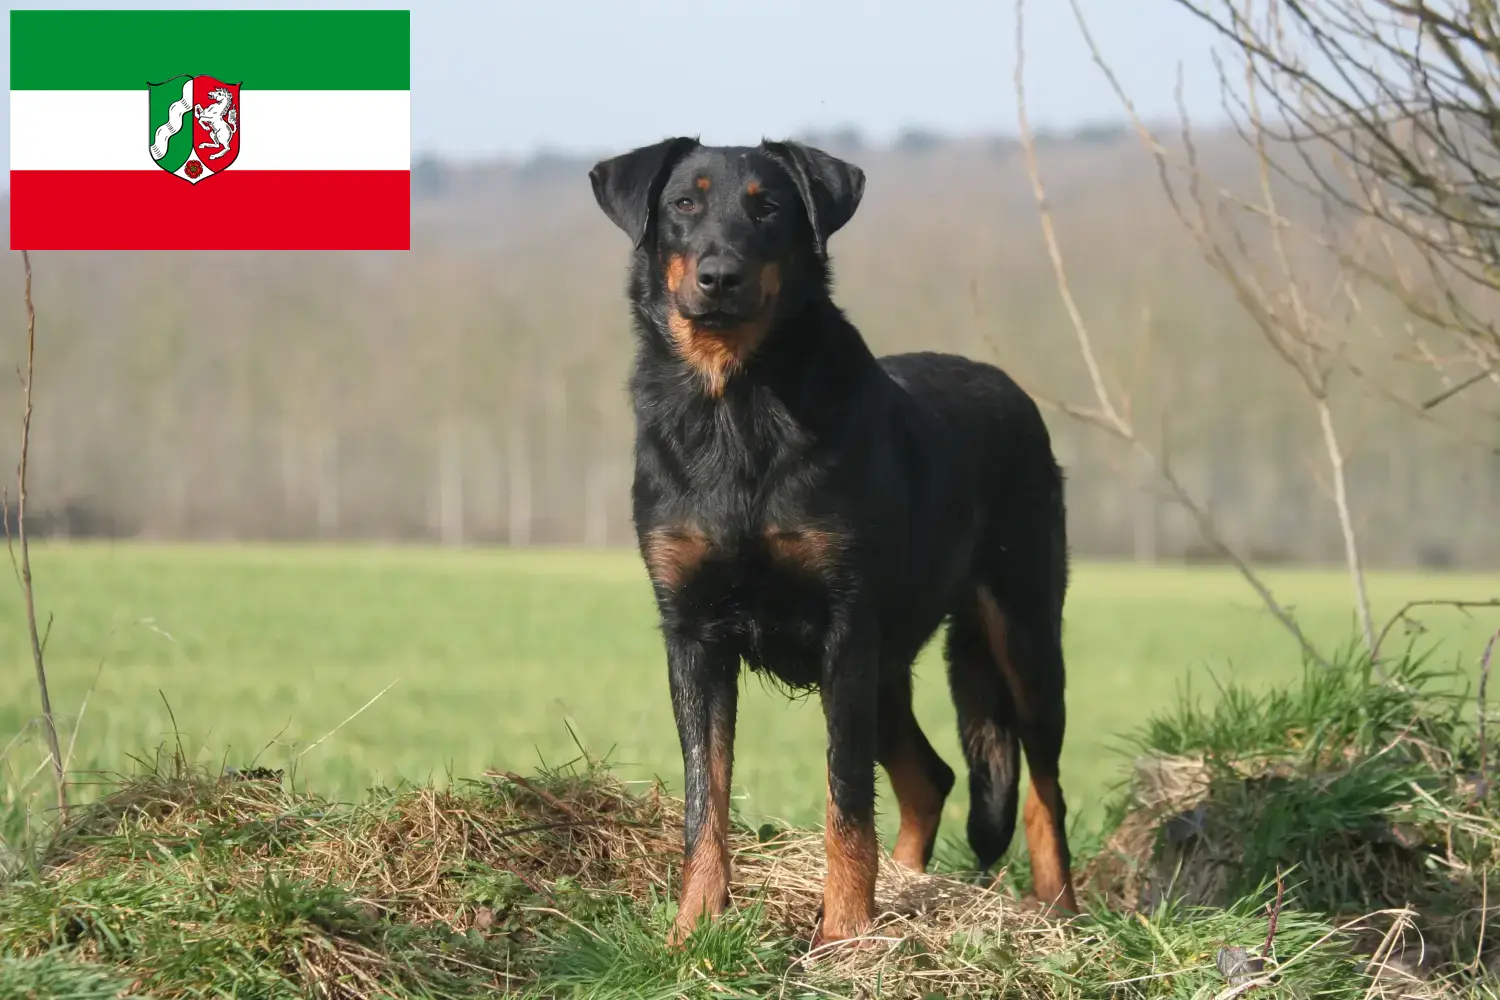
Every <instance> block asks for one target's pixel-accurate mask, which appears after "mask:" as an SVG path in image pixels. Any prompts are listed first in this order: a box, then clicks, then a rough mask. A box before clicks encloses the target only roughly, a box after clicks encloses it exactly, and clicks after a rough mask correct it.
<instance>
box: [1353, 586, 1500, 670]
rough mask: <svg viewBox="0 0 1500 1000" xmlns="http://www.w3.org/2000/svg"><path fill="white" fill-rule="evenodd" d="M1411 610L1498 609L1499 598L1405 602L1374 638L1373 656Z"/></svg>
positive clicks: (1433, 599) (1437, 599) (1429, 599)
mask: <svg viewBox="0 0 1500 1000" xmlns="http://www.w3.org/2000/svg"><path fill="white" fill-rule="evenodd" d="M1413 608H1457V609H1459V610H1461V611H1462V610H1467V609H1469V608H1500V597H1492V598H1490V599H1489V600H1483V601H1459V600H1452V599H1443V598H1427V599H1423V600H1418V601H1407V602H1406V603H1405V604H1403V605H1401V608H1400V609H1399V610H1398V611H1397V612H1396V613H1395V614H1393V615H1391V617H1390V619H1389V620H1387V621H1386V623H1385V626H1384V627H1383V628H1382V629H1381V630H1380V634H1379V635H1377V636H1376V637H1375V655H1376V656H1377V657H1378V656H1379V655H1380V651H1381V650H1382V649H1383V648H1385V638H1386V636H1387V635H1389V634H1390V631H1391V629H1393V628H1395V627H1396V623H1397V622H1399V621H1402V620H1404V619H1405V618H1406V613H1407V612H1408V611H1410V610H1412V609H1413Z"/></svg>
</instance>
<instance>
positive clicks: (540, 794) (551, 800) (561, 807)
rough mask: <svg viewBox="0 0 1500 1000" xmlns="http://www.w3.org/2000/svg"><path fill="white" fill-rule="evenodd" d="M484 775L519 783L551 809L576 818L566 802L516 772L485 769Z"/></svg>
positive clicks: (514, 783)
mask: <svg viewBox="0 0 1500 1000" xmlns="http://www.w3.org/2000/svg"><path fill="white" fill-rule="evenodd" d="M484 776H485V777H486V778H503V779H505V780H506V781H508V782H510V783H511V784H513V785H519V786H520V787H522V788H524V789H526V790H527V791H528V792H530V793H531V794H532V795H535V796H536V797H537V798H539V799H541V800H542V801H543V802H545V803H547V805H549V806H551V807H552V808H553V809H556V810H557V811H558V812H560V813H562V814H563V815H564V816H571V817H575V818H576V817H577V815H578V814H577V813H575V812H574V811H573V808H572V807H571V806H569V805H568V804H567V803H566V802H563V801H562V800H561V799H559V798H558V797H557V796H555V795H553V794H552V793H551V792H549V791H547V790H546V789H545V788H539V787H537V785H536V784H534V783H533V782H530V781H527V780H526V779H525V778H523V777H521V776H520V775H519V774H516V773H515V772H514V771H486V772H484Z"/></svg>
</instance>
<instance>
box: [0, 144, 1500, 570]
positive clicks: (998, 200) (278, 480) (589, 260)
mask: <svg viewBox="0 0 1500 1000" xmlns="http://www.w3.org/2000/svg"><path fill="white" fill-rule="evenodd" d="M654 138H656V137H653V136H646V137H643V138H642V141H643V142H644V141H651V140H652V139H654ZM811 138H813V139H814V140H815V141H818V142H820V143H824V144H826V146H827V147H828V148H830V149H831V150H832V151H834V152H838V153H839V154H841V155H845V156H847V157H849V158H850V159H852V160H854V161H855V162H857V163H859V164H860V165H861V166H862V167H863V168H864V169H865V170H866V172H867V175H868V185H867V188H866V194H865V198H864V202H863V204H862V207H861V208H860V210H859V213H858V214H857V215H856V217H855V218H854V220H853V221H852V222H851V223H850V224H849V226H848V227H847V228H846V229H845V230H843V231H842V232H840V233H839V234H838V235H837V236H836V237H835V238H834V241H833V247H832V249H833V253H834V258H835V272H836V281H837V289H838V296H839V299H840V301H841V302H842V303H843V304H844V305H845V306H846V307H847V309H848V311H849V313H850V315H851V317H852V318H853V319H854V320H855V321H856V322H857V323H859V324H860V325H861V327H862V328H863V330H864V331H865V333H866V335H867V337H868V338H869V340H870V341H871V343H872V344H873V345H874V346H875V347H876V348H877V349H878V350H881V351H896V350H909V349H917V348H928V349H940V350H953V351H960V352H964V353H968V354H971V355H974V356H977V357H982V358H987V359H990V360H993V361H995V362H997V363H999V364H1001V365H1003V366H1004V367H1006V368H1007V369H1009V370H1011V371H1012V372H1013V373H1014V374H1016V376H1017V377H1018V378H1020V379H1021V380H1022V381H1023V383H1024V384H1026V385H1027V386H1029V387H1031V388H1033V389H1035V390H1037V391H1038V392H1041V393H1043V394H1044V395H1047V396H1052V397H1063V398H1067V399H1069V400H1073V401H1076V402H1080V403H1088V402H1090V396H1089V389H1088V383H1087V381H1086V379H1085V378H1084V374H1083V371H1082V367H1081V365H1080V362H1079V360H1078V350H1077V346H1076V341H1075V339H1074V336H1073V332H1072V328H1071V326H1070V325H1069V324H1068V322H1067V318H1066V316H1065V314H1064V313H1063V311H1062V309H1061V306H1060V304H1059V299H1058V295H1057V292H1056V288H1055V284H1054V281H1053V276H1052V271H1051V267H1050V265H1049V263H1048V260H1047V257H1046V254H1045V250H1044V247H1043V244H1042V242H1041V239H1040V231H1039V227H1038V224H1037V211H1036V206H1035V203H1034V201H1033V199H1032V195H1031V193H1030V189H1029V185H1028V183H1027V180H1026V176H1025V172H1024V166H1023V162H1022V160H1021V157H1020V153H1019V151H1018V149H1017V146H1016V143H1015V142H1014V140H1008V139H1003V138H990V139H983V138H981V139H966V140H962V141H960V140H947V139H943V138H941V137H938V136H930V135H924V134H922V133H916V132H914V133H910V134H908V135H906V136H903V137H902V138H901V140H900V141H899V142H897V143H895V144H894V145H891V146H886V147H878V148H877V147H873V146H869V145H867V144H864V143H862V142H860V141H859V139H858V137H857V136H854V135H849V134H841V135H829V136H817V137H811ZM1198 147H1199V153H1200V156H1201V158H1202V160H1203V162H1204V165H1205V167H1206V168H1207V169H1208V170H1209V172H1210V173H1211V174H1212V175H1213V176H1215V177H1217V178H1219V179H1220V180H1222V181H1224V182H1226V183H1228V184H1230V185H1231V186H1238V185H1246V184H1250V183H1252V182H1253V181H1254V180H1255V177H1256V171H1255V163H1254V162H1253V161H1252V160H1251V159H1250V158H1249V156H1248V155H1247V153H1246V151H1245V149H1244V148H1243V146H1242V145H1241V144H1240V142H1239V140H1238V139H1237V138H1236V137H1234V136H1232V135H1224V134H1220V135H1205V136H1200V137H1198ZM614 152H618V150H601V151H600V152H599V155H601V156H602V155H608V154H611V153H614ZM1040 157H1041V160H1042V166H1043V170H1044V171H1045V173H1046V177H1047V183H1048V191H1049V195H1050V198H1051V200H1052V203H1053V205H1054V208H1055V212H1056V216H1057V224H1058V228H1059V232H1060V239H1061V241H1062V244H1063V248H1064V251H1065V253H1066V254H1067V257H1068V265H1069V268H1070V271H1071V279H1072V283H1073V289H1074V292H1075V294H1076V295H1077V297H1078V299H1079V302H1080V306H1081V308H1082V309H1083V310H1084V312H1085V314H1086V316H1087V318H1088V321H1089V322H1090V324H1091V326H1092V329H1093V333H1094V336H1095V337H1096V339H1097V341H1098V343H1099V346H1100V350H1101V352H1102V354H1103V356H1104V361H1105V363H1106V365H1107V367H1108V370H1109V372H1110V375H1111V378H1112V379H1113V380H1115V382H1116V383H1117V384H1120V385H1127V384H1128V385H1129V386H1130V387H1131V400H1132V408H1133V413H1134V414H1135V417H1136V419H1137V421H1138V422H1139V423H1140V425H1141V426H1142V427H1146V428H1151V429H1152V430H1151V433H1152V435H1153V436H1157V435H1159V434H1160V432H1161V428H1162V427H1163V426H1165V428H1166V431H1167V435H1168V438H1169V448H1170V453H1171V458H1172V461H1173V463H1174V467H1175V468H1177V469H1178V470H1179V472H1180V473H1181V474H1182V475H1183V476H1184V477H1185V478H1186V479H1187V480H1188V482H1189V483H1191V484H1192V485H1193V487H1194V489H1196V490H1198V491H1200V493H1201V495H1202V496H1203V497H1204V498H1205V499H1206V500H1207V502H1209V503H1210V504H1211V506H1212V508H1213V510H1214V513H1215V516H1216V517H1217V518H1218V519H1219V522H1220V523H1221V524H1222V525H1223V526H1224V529H1225V531H1226V532H1228V533H1229V534H1230V535H1231V536H1232V537H1233V538H1235V539H1236V540H1237V541H1239V542H1240V543H1241V544H1243V545H1244V546H1245V547H1247V548H1248V549H1250V550H1253V551H1255V552H1257V553H1260V554H1262V555H1263V556H1265V557H1268V558H1273V557H1274V558H1296V559H1316V560H1327V559H1333V558H1336V557H1337V556H1338V553H1339V543H1338V534H1337V527H1336V524H1335V523H1334V521H1333V519H1332V516H1331V509H1330V505H1329V503H1328V502H1327V500H1326V498H1325V496H1324V494H1323V492H1322V489H1323V487H1322V486H1321V485H1320V482H1319V479H1318V478H1317V476H1316V475H1315V470H1317V469H1319V468H1321V464H1320V463H1321V462H1322V459H1321V457H1320V455H1319V452H1318V450H1317V448H1316V447H1315V441H1316V438H1315V436H1314V435H1315V433H1316V423H1315V421H1314V420H1313V415H1312V413H1311V411H1310V408H1309V407H1308V406H1307V405H1306V401H1305V400H1304V399H1303V398H1302V396H1301V395H1300V393H1299V391H1298V389H1297V386H1296V384H1295V382H1294V381H1293V379H1292V378H1291V377H1290V376H1289V374H1288V372H1287V371H1286V370H1285V368H1284V366H1282V365H1281V364H1280V362H1278V361H1277V360H1276V359H1275V358H1274V356H1273V355H1272V354H1271V352H1270V351H1269V350H1268V349H1267V348H1266V346H1265V344H1264V343H1263V342H1262V341H1261V340H1260V339H1259V338H1258V335H1257V334H1255V333H1254V332H1253V330H1252V329H1251V328H1250V327H1249V326H1248V325H1247V323H1246V321H1245V319H1244V317H1243V315H1242V313H1241V312H1240V310H1239V309H1238V307H1237V306H1236V305H1235V303H1234V302H1233V300H1232V298H1231V297H1230V296H1229V295H1228V294H1226V291H1225V288H1224V286H1223V284H1222V282H1221V281H1220V280H1219V279H1218V278H1217V276H1215V275H1214V274H1212V273H1211V272H1210V271H1209V270H1208V268H1207V267H1206V266H1205V265H1204V264H1203V263H1202V262H1201V260H1200V258H1199V255H1198V254H1197V252H1196V250H1195V249H1194V248H1193V247H1192V245H1191V244H1190V242H1189V240H1188V239H1187V238H1186V236H1185V235H1184V233H1183V231H1182V228H1181V226H1180V225H1179V224H1178V222H1177V221H1176V219H1175V218H1174V217H1173V216H1172V215H1171V212H1170V211H1169V209H1168V208H1167V206H1166V203H1165V200H1164V199H1163V198H1162V196H1161V194H1160V188H1159V182H1158V178H1157V171H1156V166H1155V164H1154V163H1153V161H1152V160H1151V158H1150V157H1149V156H1148V155H1147V154H1146V153H1145V152H1144V150H1143V149H1142V148H1141V146H1140V144H1139V143H1138V142H1137V141H1136V139H1135V138H1134V137H1133V136H1132V135H1128V134H1125V133H1123V132H1121V131H1120V130H1118V129H1109V128H1101V129H1095V130H1089V131H1087V132H1085V133H1084V134H1081V135H1073V136H1059V137H1047V138H1045V139H1044V141H1043V142H1041V143H1040ZM594 159H595V157H558V156H550V155H548V156H538V157H534V158H531V159H529V160H526V161H521V162H497V163H492V164H485V165H479V166H456V165H451V164H445V163H442V162H440V161H436V160H432V159H423V160H420V161H418V162H417V163H416V165H415V166H414V169H413V173H412V185H413V191H414V196H415V197H414V206H413V224H414V236H413V240H414V247H415V249H414V250H413V251H412V252H411V253H409V254H401V253H390V254H378V253H377V254H336V253H327V254H322V253H300V254H256V253H198V254H188V253H181V254H165V253H163V254H135V253H117V254H106V253H39V254H37V255H36V258H35V265H36V288H37V302H38V308H39V311H40V327H39V340H40V343H41V356H40V358H39V374H38V393H39V399H40V408H39V410H38V413H37V427H36V436H37V443H36V452H35V462H36V465H35V477H36V487H35V493H34V498H35V500H36V502H37V504H38V507H39V508H41V507H48V508H51V509H52V510H53V511H54V514H55V517H54V521H53V523H54V525H55V526H56V527H57V529H58V530H72V531H74V532H92V531H102V532H107V533H128V534H134V533H140V534H146V535H150V536H155V537H280V538H293V537H326V538H431V539H445V540H448V541H453V542H457V541H473V542H507V541H509V542H514V543H518V544H519V543H526V542H590V543H623V542H625V541H626V540H627V539H628V537H629V523H628V517H627V513H628V511H627V502H626V501H627V496H628V485H629V466H630V426H629V413H628V409H627V406H626V400H625V397H624V389H623V385H624V380H625V377H626V374H627V369H628V364H629V355H630V349H631V334H630V332H629V330H628V329H627V327H626V317H625V311H624V308H623V306H624V300H623V282H624V267H625V263H626V257H627V251H628V244H627V242H626V241H625V239H624V238H623V236H622V235H621V234H620V233H619V232H618V231H617V230H615V229H614V228H613V227H612V226H611V225H610V224H609V223H608V221H607V220H606V219H605V218H604V217H603V216H602V214H600V213H599V211H598V209H597V208H596V207H595V205H594V203H593V199H592V196H591V194H590V191H589V185H588V181H587V177H586V174H587V170H588V168H589V167H590V166H591V165H592V163H593V160H594ZM1292 204H1294V203H1292ZM1294 207H1295V206H1294ZM13 266H14V265H13ZM13 278H14V280H9V281H0V308H3V309H4V310H5V311H4V313H3V315H6V316H10V317H13V318H19V317H20V316H21V306H20V302H19V285H20V281H19V268H18V266H14V272H13ZM1382 310H1384V314H1386V315H1390V310H1389V308H1388V307H1386V306H1382V305H1381V304H1380V303H1379V302H1378V301H1376V300H1375V299H1373V298H1372V299H1371V300H1370V301H1369V302H1368V303H1367V304H1366V313H1365V316H1364V317H1363V318H1362V319H1361V320H1360V322H1361V323H1369V322H1371V321H1372V320H1375V319H1379V318H1380V316H1381V315H1382ZM1368 341H1369V345H1370V358H1369V359H1368V362H1369V365H1370V367H1372V369H1373V370H1376V371H1378V372H1382V373H1384V374H1387V375H1389V377H1391V378H1400V379H1410V378H1413V377H1416V376H1414V375H1412V374H1411V373H1410V372H1407V371H1405V370H1404V369H1396V368H1393V367H1392V366H1393V363H1392V361H1391V355H1392V354H1393V352H1394V347H1393V346H1392V345H1390V344H1387V343H1385V342H1381V341H1377V340H1375V339H1374V337H1373V335H1371V337H1369V338H1368ZM19 346H20V340H19V338H17V337H11V338H7V339H6V340H4V342H3V343H0V360H3V361H4V362H5V363H6V364H7V365H9V364H11V363H13V362H14V361H15V360H17V357H18V356H17V351H18V349H19ZM1387 370H1389V371H1387ZM1346 381H1348V380H1346ZM14 395H15V390H14V386H13V384H12V383H10V382H8V381H7V382H4V384H3V385H0V407H9V408H10V409H0V414H3V413H5V412H11V411H13V409H14V407H13V404H14V402H15V399H14ZM1338 403H1339V413H1340V419H1341V420H1342V421H1344V422H1346V423H1347V428H1346V433H1347V434H1348V435H1349V436H1350V437H1351V439H1352V440H1353V441H1354V443H1355V448H1356V452H1355V454H1354V456H1353V457H1352V459H1351V476H1352V482H1351V485H1352V488H1353V489H1354V491H1355V494H1356V500H1357V502H1358V503H1359V507H1360V510H1361V511H1362V517H1363V518H1364V521H1363V522H1362V524H1361V528H1362V530H1363V531H1364V533H1365V535H1366V544H1367V547H1368V549H1369V554H1370V557H1371V559H1372V560H1374V561H1375V562H1377V563H1387V564H1396V563H1416V562H1425V563H1464V564H1470V565H1490V566H1494V565H1500V521H1497V519H1495V518H1493V517H1492V516H1489V514H1490V512H1493V511H1494V510H1495V509H1500V458H1497V457H1496V455H1495V453H1494V450H1493V449H1494V448H1495V446H1496V445H1497V444H1500V441H1497V440H1496V434H1495V427H1494V425H1493V423H1492V424H1491V425H1489V426H1481V427H1479V429H1478V430H1477V432H1476V433H1477V435H1478V438H1479V444H1477V445H1476V444H1474V443H1470V442H1466V441H1464V440H1463V439H1462V438H1460V437H1457V436H1455V435H1453V434H1450V433H1447V432H1444V431H1442V430H1440V429H1437V428H1434V427H1432V426H1430V425H1422V424H1417V423H1415V422H1413V421H1411V420H1410V419H1409V418H1406V417H1404V416H1402V415H1400V414H1399V413H1397V412H1396V411H1395V410H1394V409H1392V408H1391V407H1389V406H1387V405H1384V404H1382V403H1381V402H1380V401H1379V400H1378V398H1377V397H1376V396H1375V395H1374V394H1372V393H1370V392H1367V391H1363V390H1360V389H1358V388H1357V387H1356V386H1355V385H1354V384H1353V383H1352V382H1349V384H1348V389H1347V391H1346V392H1345V394H1344V395H1343V396H1341V397H1340V399H1339V400H1338ZM0 420H3V417H0ZM1049 420H1050V421H1051V423H1052V426H1053V429H1054V434H1055V437H1056V442H1057V447H1058V450H1059V452H1060V454H1061V455H1062V457H1063V459H1064V461H1065V464H1066V465H1067V466H1068V468H1069V475H1070V495H1069V497H1070V499H1069V503H1070V508H1071V511H1072V519H1073V531H1074V537H1075V539H1076V547H1077V549H1078V551H1080V552H1081V553H1086V554H1096V555H1129V554H1131V553H1141V554H1144V555H1150V554H1152V553H1156V554H1159V555H1161V556H1162V557H1181V556H1185V555H1192V554H1194V553H1195V552H1197V551H1198V550H1199V548H1200V545H1199V542H1198V540H1197V538H1196V535H1195V532H1194V529H1193V527H1192V524H1191V523H1190V522H1189V521H1188V520H1187V519H1186V518H1185V517H1184V516H1182V515H1181V513H1180V512H1178V511H1175V510H1173V509H1170V508H1169V507H1168V506H1167V505H1165V504H1164V503H1163V502H1162V501H1161V500H1160V499H1159V498H1158V497H1156V496H1155V495H1154V494H1151V493H1148V492H1144V491H1143V490H1142V489H1141V488H1139V485H1138V482H1137V478H1136V474H1135V472H1134V471H1133V469H1132V467H1131V466H1129V464H1128V463H1127V462H1126V455H1125V453H1124V451H1123V450H1122V449H1121V448H1120V447H1119V446H1118V445H1117V444H1116V443H1115V442H1113V441H1111V440H1110V439H1108V438H1106V437H1105V436H1103V435H1102V434H1100V433H1099V432H1097V431H1096V430H1093V429H1091V428H1085V427H1081V426H1079V425H1077V424H1075V423H1073V422H1071V421H1070V420H1068V419H1067V418H1065V417H1061V416H1056V415H1051V416H1049ZM0 425H3V424H0ZM1469 436H1470V437H1471V438H1473V437H1474V436H1475V435H1473V434H1471V435H1469ZM9 439H10V436H9V435H4V434H0V452H5V455H4V456H0V457H3V458H4V461H6V462H7V463H9V462H11V461H13V456H12V455H10V453H9V452H8V451H6V449H9V448H13V445H12V444H11V443H10V440H9ZM1485 441H1488V442H1489V447H1488V449H1487V448H1485V447H1482V445H1483V444H1484V442H1485ZM67 511H71V513H67V514H66V516H65V512H67ZM70 525H71V527H70Z"/></svg>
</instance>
